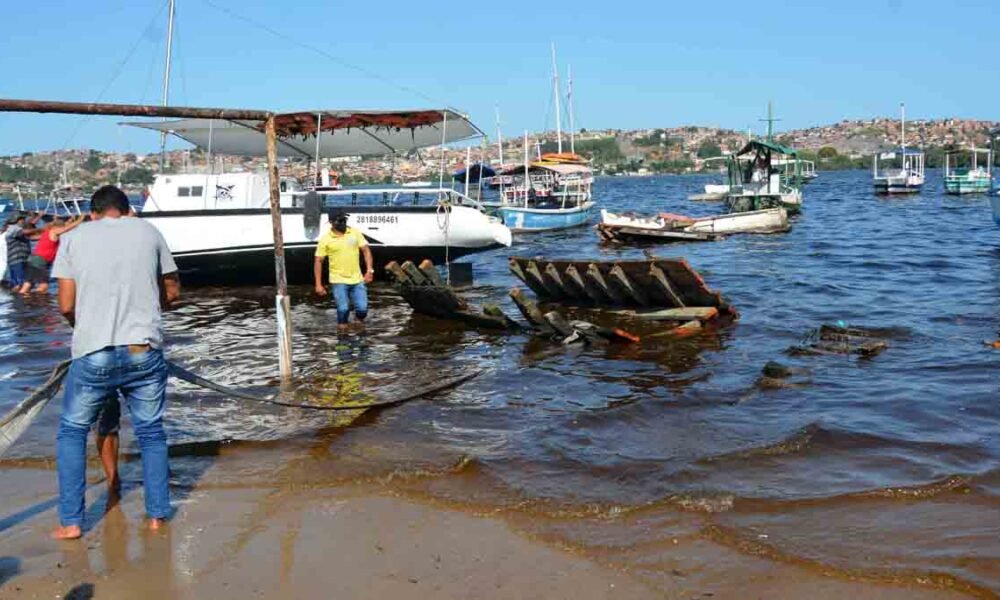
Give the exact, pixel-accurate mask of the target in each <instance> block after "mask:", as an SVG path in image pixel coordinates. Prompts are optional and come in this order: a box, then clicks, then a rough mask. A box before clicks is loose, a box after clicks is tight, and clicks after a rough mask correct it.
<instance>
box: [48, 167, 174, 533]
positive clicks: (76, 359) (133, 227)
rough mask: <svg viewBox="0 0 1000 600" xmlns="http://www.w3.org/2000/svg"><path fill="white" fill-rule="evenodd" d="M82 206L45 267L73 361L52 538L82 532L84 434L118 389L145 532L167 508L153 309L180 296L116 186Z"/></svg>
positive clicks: (156, 240) (162, 371) (154, 242)
mask: <svg viewBox="0 0 1000 600" xmlns="http://www.w3.org/2000/svg"><path fill="white" fill-rule="evenodd" d="M90 202H91V204H90V206H91V215H90V216H91V222H89V223H84V224H83V225H80V226H79V227H77V229H76V230H75V231H73V232H71V233H69V234H67V235H65V236H63V238H62V241H61V243H60V248H59V252H58V254H57V255H56V261H55V264H54V265H53V267H52V275H53V276H54V277H55V278H56V279H57V280H58V284H59V309H60V311H61V312H62V314H63V316H65V317H66V320H67V321H69V324H70V325H71V326H72V327H73V345H72V354H73V362H72V364H71V366H70V369H69V373H68V375H67V376H66V381H65V388H66V391H65V396H64V398H63V409H62V415H61V416H60V418H59V433H58V435H57V437H56V471H57V473H58V476H59V522H60V526H59V527H57V528H56V529H55V530H54V531H53V532H52V537H54V538H56V539H76V538H79V537H80V536H81V535H82V534H83V530H82V527H83V516H84V491H85V489H86V471H87V458H86V450H87V448H86V446H87V433H88V432H89V430H90V428H91V426H93V425H94V423H95V422H96V421H97V420H98V417H99V415H100V414H101V411H102V409H104V408H105V406H106V405H107V404H108V403H110V402H117V397H118V394H119V393H120V394H121V395H122V396H123V397H124V399H125V402H126V404H127V405H128V409H129V412H130V413H131V415H132V425H133V429H134V430H135V436H136V438H137V439H138V441H139V449H140V451H141V453H142V480H143V487H144V489H145V501H146V513H147V515H148V516H149V527H150V529H158V528H160V527H161V526H162V525H163V524H164V522H165V521H166V519H167V518H169V516H170V511H171V508H170V489H169V485H168V484H169V466H168V463H167V436H166V433H165V432H164V430H163V410H164V405H165V403H166V392H167V363H166V360H165V359H164V357H163V350H162V345H163V331H162V325H161V317H160V311H161V309H162V308H166V307H167V306H169V305H170V304H171V303H172V302H173V301H175V300H176V299H177V298H178V297H179V296H180V279H179V278H178V276H177V265H176V264H174V259H173V257H172V256H171V255H170V250H169V249H168V248H167V244H166V242H165V241H164V240H163V236H162V235H160V232H159V231H158V230H157V229H156V228H155V227H153V226H152V225H150V224H149V223H147V222H145V221H143V220H142V219H138V218H133V217H128V216H126V215H128V214H129V204H128V197H127V196H125V194H124V192H122V191H121V190H120V189H118V188H116V187H115V186H112V185H107V186H104V187H102V188H100V189H99V190H97V191H96V192H94V195H93V196H92V197H91V200H90ZM98 433H99V434H100V433H101V432H98ZM103 458H104V457H103V456H102V459H103ZM109 483H112V482H109ZM112 485H113V483H112Z"/></svg>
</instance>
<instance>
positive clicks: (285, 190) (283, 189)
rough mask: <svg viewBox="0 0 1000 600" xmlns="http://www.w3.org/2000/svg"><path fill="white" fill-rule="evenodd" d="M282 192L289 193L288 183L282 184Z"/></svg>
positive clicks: (283, 182)
mask: <svg viewBox="0 0 1000 600" xmlns="http://www.w3.org/2000/svg"><path fill="white" fill-rule="evenodd" d="M281 191H282V192H287V191H288V182H287V181H282V182H281Z"/></svg>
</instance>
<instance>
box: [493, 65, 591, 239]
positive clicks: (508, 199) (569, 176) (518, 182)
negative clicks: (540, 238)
mask: <svg viewBox="0 0 1000 600" xmlns="http://www.w3.org/2000/svg"><path fill="white" fill-rule="evenodd" d="M552 71H553V74H552V82H553V88H554V93H555V107H556V144H557V150H556V152H551V153H546V154H541V152H540V151H539V154H541V156H539V157H538V160H535V161H529V160H528V134H527V132H525V134H524V163H523V164H522V165H516V166H513V167H511V168H509V169H507V170H506V171H504V172H503V173H502V174H500V175H499V176H498V177H500V180H499V181H500V203H499V206H497V208H496V214H497V215H499V216H500V218H501V219H502V220H503V223H504V224H505V225H506V226H507V227H509V228H510V229H511V230H512V231H515V232H531V231H552V230H556V229H567V228H570V227H579V226H581V225H584V224H586V223H588V222H589V221H590V214H591V211H592V210H593V207H594V203H593V201H592V199H591V188H592V186H593V183H594V172H593V170H592V169H591V168H590V165H589V164H588V163H587V161H586V159H584V158H583V157H581V156H580V155H578V154H576V151H575V138H574V134H573V126H574V125H573V117H572V115H573V101H572V98H573V96H572V89H573V84H572V78H570V83H569V90H570V93H569V107H570V144H569V145H570V151H569V152H563V141H562V127H561V124H560V119H561V117H560V109H559V106H560V105H559V95H560V90H559V72H558V70H557V69H556V54H555V46H554V45H553V47H552ZM494 180H496V177H494Z"/></svg>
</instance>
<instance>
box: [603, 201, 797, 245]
mask: <svg viewBox="0 0 1000 600" xmlns="http://www.w3.org/2000/svg"><path fill="white" fill-rule="evenodd" d="M789 229H790V225H789V223H788V211H786V210H785V209H784V208H769V209H765V210H758V211H752V212H741V213H730V214H725V215H713V216H708V217H688V216H685V215H675V214H670V213H661V214H659V215H657V216H655V217H642V216H638V215H634V214H616V213H612V212H609V211H607V210H605V209H602V210H601V224H600V225H599V226H598V231H599V232H600V234H601V237H602V238H604V239H605V240H618V241H621V240H623V239H628V238H631V239H658V240H662V241H673V240H699V241H700V240H712V239H716V238H717V237H719V236H722V235H730V234H737V233H763V234H767V233H783V232H786V231H788V230H789Z"/></svg>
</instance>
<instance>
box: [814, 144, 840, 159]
mask: <svg viewBox="0 0 1000 600" xmlns="http://www.w3.org/2000/svg"><path fill="white" fill-rule="evenodd" d="M818 156H819V157H820V158H822V159H827V158H836V157H837V149H836V148H834V147H833V146H823V147H822V148H820V149H819V154H818Z"/></svg>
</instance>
